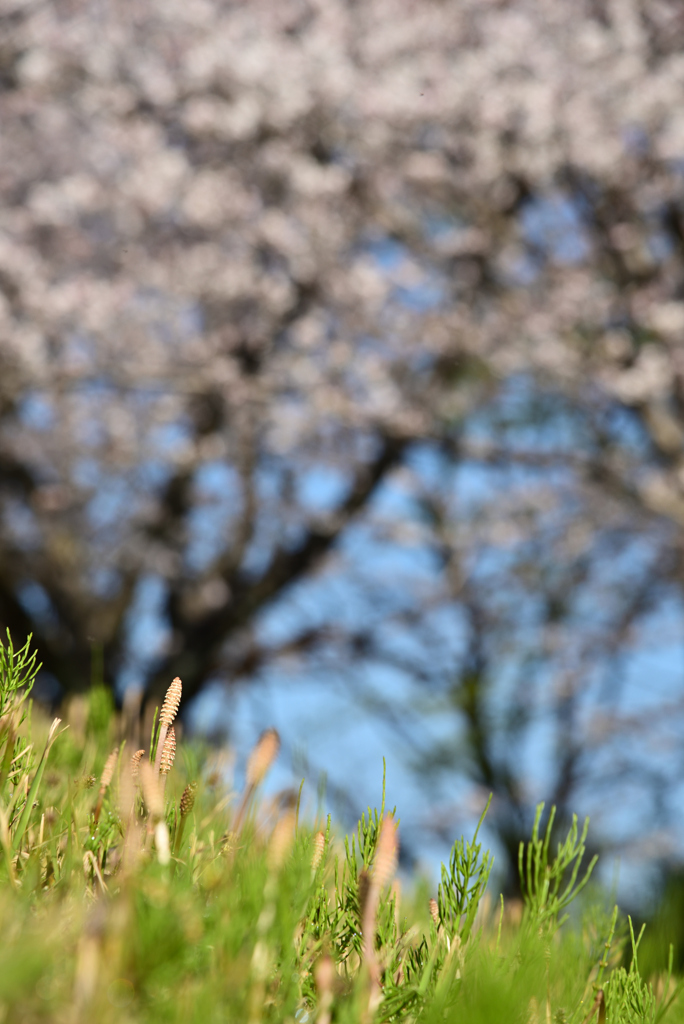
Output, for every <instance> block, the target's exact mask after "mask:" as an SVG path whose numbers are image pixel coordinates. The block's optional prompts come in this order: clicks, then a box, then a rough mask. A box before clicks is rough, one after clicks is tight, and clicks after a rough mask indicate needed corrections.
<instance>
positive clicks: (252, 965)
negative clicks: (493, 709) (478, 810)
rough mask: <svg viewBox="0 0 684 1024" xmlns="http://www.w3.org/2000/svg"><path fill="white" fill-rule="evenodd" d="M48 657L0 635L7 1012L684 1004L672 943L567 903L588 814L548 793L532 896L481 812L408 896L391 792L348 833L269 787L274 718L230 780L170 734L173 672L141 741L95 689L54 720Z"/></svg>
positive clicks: (412, 1010) (529, 869) (240, 1017)
mask: <svg viewBox="0 0 684 1024" xmlns="http://www.w3.org/2000/svg"><path fill="white" fill-rule="evenodd" d="M37 668H38V666H37V660H36V655H35V653H32V652H31V650H30V646H29V644H28V643H27V645H26V646H25V647H23V648H21V649H15V648H14V647H13V646H12V642H11V640H10V639H9V637H8V642H7V644H6V645H5V646H0V844H1V846H2V850H1V851H0V856H1V860H0V934H1V935H2V938H3V943H2V955H1V956H0V1021H7V1022H11V1024H14V1022H17V1024H24V1022H33V1021H36V1022H38V1021H55V1022H61V1021H64V1022H65V1024H66V1022H80V1021H83V1022H85V1021H89V1022H90V1021H97V1022H98V1024H100V1022H101V1024H108V1022H116V1024H138V1022H148V1021H149V1022H156V1021H159V1022H160V1024H161V1022H163V1024H172V1022H176V1021H177V1022H179V1024H180V1022H183V1024H188V1022H195V1021H197V1022H198V1024H199V1022H202V1024H213V1022H219V1021H220V1022H226V1021H230V1022H232V1021H241V1022H245V1024H261V1022H264V1024H266V1022H268V1021H286V1022H297V1024H315V1022H317V1024H330V1022H332V1021H338V1022H361V1024H366V1022H367V1024H370V1022H372V1021H378V1022H380V1021H401V1022H408V1021H414V1020H415V1021H425V1022H435V1024H436V1022H440V1024H441V1022H443V1021H445V1020H446V1021H464V1022H468V1024H478V1022H482V1024H491V1022H499V1021H500V1022H509V1021H510V1022H520V1024H551V1022H556V1024H561V1022H566V1024H589V1022H591V1021H594V1022H601V1021H605V1022H608V1024H632V1022H637V1021H639V1022H642V1021H647V1022H654V1024H655V1022H657V1021H661V1020H667V1021H672V1022H675V1021H679V1020H684V1011H683V1010H682V1007H681V1004H680V1001H679V1000H678V993H679V983H678V982H677V980H676V979H675V978H674V977H673V976H672V956H671V954H670V968H669V970H668V968H667V964H664V965H663V970H662V971H661V972H660V973H659V974H656V975H655V976H653V977H650V978H644V977H643V976H642V974H641V972H640V969H639V949H640V941H641V935H635V934H634V931H633V929H632V924H631V921H629V920H626V921H625V920H622V919H621V918H620V917H619V915H618V911H617V908H615V910H606V909H605V908H603V907H602V906H601V905H600V904H592V903H591V902H590V901H586V900H584V899H583V898H581V899H580V900H579V901H577V902H575V904H574V907H575V908H578V909H577V912H576V913H573V914H572V919H570V918H569V914H568V908H569V907H570V905H571V904H572V903H573V901H574V900H575V899H576V897H577V896H578V894H579V893H580V892H581V891H582V889H583V888H584V887H585V886H586V884H587V882H588V880H589V877H590V875H591V871H592V869H593V866H594V862H593V861H592V862H591V863H589V864H587V865H585V863H584V862H585V856H584V854H585V840H586V834H587V832H586V829H587V825H586V823H585V826H584V828H583V829H582V830H580V829H579V828H578V824H577V822H576V821H574V822H573V824H572V827H571V828H570V830H569V832H568V835H567V836H566V837H565V839H564V840H563V841H562V842H560V843H557V844H555V845H554V847H553V848H552V843H551V837H552V832H553V813H554V812H553V810H552V811H551V813H550V815H549V817H548V820H547V823H546V826H545V828H543V829H542V827H541V820H542V812H543V807H541V806H540V808H539V809H538V813H537V817H536V820H535V823H534V828H533V833H532V836H531V839H530V841H529V843H527V844H523V845H521V850H520V862H519V868H520V876H521V888H522V894H523V900H522V904H521V905H520V906H516V905H513V904H512V905H511V906H510V907H508V906H506V905H505V904H504V902H503V900H500V901H499V902H498V903H497V902H495V901H493V900H491V898H490V896H489V894H488V892H487V883H488V878H489V874H490V870H491V865H492V859H491V856H490V854H489V853H488V852H487V851H486V850H485V849H483V846H482V843H481V842H480V840H479V839H478V835H479V829H480V825H481V822H482V819H481V821H480V825H478V829H477V830H476V832H475V835H474V837H473V839H472V840H470V841H466V840H464V839H459V840H457V841H456V842H455V844H454V847H453V849H452V852H451V856H450V858H449V862H448V864H446V865H444V866H443V869H442V877H441V882H440V884H439V887H438V891H437V892H436V893H435V894H433V897H432V898H431V899H430V900H429V901H428V899H427V898H422V896H421V894H420V886H413V895H411V894H409V895H408V896H403V895H402V890H401V886H400V884H399V882H398V881H397V879H396V867H397V853H398V842H399V826H398V820H397V817H396V814H395V812H394V811H392V812H390V811H389V810H388V809H387V808H385V806H384V797H383V800H382V802H381V806H380V808H379V809H377V810H374V811H371V810H370V809H369V811H368V813H367V814H366V815H364V816H363V817H362V819H361V821H360V822H359V825H358V829H357V831H356V833H355V834H354V835H352V836H348V837H346V838H341V839H340V838H337V836H336V833H335V831H334V829H333V828H332V826H331V823H330V821H329V820H326V821H325V822H322V821H319V822H315V821H314V822H305V821H304V820H303V816H300V813H299V811H300V808H299V797H298V795H297V794H285V795H283V796H282V797H280V798H278V799H276V800H270V801H269V800H265V799H264V798H262V797H260V786H261V783H262V782H263V780H264V778H265V776H266V774H267V772H268V770H269V768H270V766H271V764H272V763H273V761H274V759H275V757H276V756H277V753H278V747H279V741H278V736H277V733H276V732H275V731H274V730H268V731H267V732H266V733H264V735H263V736H262V738H261V739H260V741H259V743H258V744H257V746H256V748H255V750H254V751H253V752H252V754H251V756H250V758H249V761H248V764H247V766H246V786H245V790H244V792H243V793H242V794H238V793H233V792H232V791H231V790H230V789H229V788H226V785H225V784H224V781H223V780H224V777H225V772H224V771H223V770H222V768H221V765H220V763H218V762H217V761H216V758H215V757H213V758H212V756H210V755H208V754H207V755H202V753H201V752H200V751H198V750H197V749H196V748H194V747H192V746H189V745H185V744H183V743H181V742H180V741H179V738H178V737H177V736H176V735H175V726H176V725H177V723H175V724H174V720H175V716H176V712H177V710H178V706H179V702H180V700H181V693H182V686H181V683H180V680H174V681H173V683H172V684H171V687H170V690H169V695H167V700H166V701H165V702H164V704H163V706H162V711H161V713H160V714H159V716H158V719H157V720H156V721H155V723H154V725H153V727H152V735H151V738H150V742H149V743H148V744H147V753H144V754H143V753H141V750H140V748H139V745H138V744H137V743H136V742H133V739H134V738H133V737H128V738H126V737H125V736H123V735H122V734H121V733H122V730H123V731H124V732H125V731H126V728H127V727H126V725H125V722H124V721H122V719H121V718H120V717H117V716H116V715H114V714H113V710H112V707H111V701H110V697H109V695H108V694H107V692H106V691H104V690H102V689H101V688H95V689H93V690H92V691H91V693H90V695H89V697H88V699H87V701H86V702H83V701H82V700H81V701H76V702H74V703H73V704H72V706H71V708H70V710H69V711H68V712H67V713H66V714H65V719H66V720H65V721H64V722H62V721H60V720H59V719H55V720H54V721H53V722H52V723H49V722H44V721H42V719H41V718H40V717H39V715H38V713H37V712H34V711H33V709H32V705H31V702H30V689H31V685H32V681H33V679H34V678H35V674H36V671H37ZM300 793H301V791H300ZM485 813H486V810H485ZM482 817H483V818H484V814H483V816H482ZM580 904H581V905H580Z"/></svg>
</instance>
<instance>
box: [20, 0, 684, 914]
mask: <svg viewBox="0 0 684 1024" xmlns="http://www.w3.org/2000/svg"><path fill="white" fill-rule="evenodd" d="M683 588H684V9H683V8H682V5H681V3H680V2H679V0H575V2H573V3H560V2H558V0H363V2H354V0H277V2H275V0H236V2H227V0H144V2H142V0H2V2H1V3H0V626H1V627H2V629H3V631H4V629H5V628H7V627H9V628H10V630H11V631H12V635H13V636H14V638H15V639H16V641H17V642H22V641H23V638H24V637H25V636H26V635H27V634H28V633H30V632H31V633H33V635H34V638H35V641H36V644H37V646H38V648H39V651H40V656H41V658H42V660H43V663H44V670H43V673H42V678H41V684H40V687H41V695H42V699H43V700H45V701H48V702H53V703H58V702H60V701H62V700H64V699H68V698H69V697H70V695H71V694H73V693H75V692H77V691H79V690H83V689H85V688H87V687H88V685H89V684H90V681H91V679H92V678H93V673H94V667H93V666H94V664H97V666H98V668H97V671H98V672H99V671H100V668H99V667H100V666H101V667H102V670H103V672H104V679H105V682H106V684H107V685H108V686H111V687H112V688H113V690H114V691H115V693H116V697H117V700H118V701H119V702H121V701H123V700H124V699H125V695H126V694H128V695H129V699H130V698H131V695H133V696H135V694H136V693H140V694H143V695H144V699H145V700H146V701H147V702H151V701H154V700H156V699H157V698H158V696H159V694H160V693H162V692H163V690H164V689H165V687H166V685H167V684H168V682H169V681H170V679H171V678H172V677H173V676H174V675H180V676H181V677H182V679H183V683H184V687H185V693H186V695H187V697H188V698H190V697H192V701H186V704H187V705H188V707H189V710H188V712H187V714H186V720H185V725H186V727H187V728H190V729H195V730H196V731H199V732H202V733H204V734H205V735H206V736H207V737H208V738H209V739H210V740H211V741H212V742H215V743H217V744H228V745H230V746H231V748H232V749H234V750H237V751H238V752H240V751H244V749H246V748H248V747H249V746H250V745H251V743H252V742H253V741H254V739H255V738H256V736H257V735H258V733H259V732H260V731H261V729H262V728H264V727H265V726H267V725H275V726H277V727H278V729H279V730H280V731H281V733H282V736H283V741H284V756H283V758H282V761H281V768H280V776H279V778H278V784H283V785H286V784H290V783H291V782H292V781H295V782H298V780H299V778H300V777H301V775H303V774H305V775H306V776H307V779H308V780H309V783H308V784H309V785H310V787H311V791H312V793H313V797H312V799H313V800H314V801H315V799H316V788H317V786H319V783H320V786H321V789H322V787H323V783H325V787H326V794H327V795H326V796H325V799H326V800H327V801H328V804H329V805H330V806H331V807H332V808H333V809H334V810H335V812H336V813H337V814H338V815H339V816H342V818H343V819H344V818H345V816H348V817H351V816H353V815H354V814H358V812H359V811H360V810H362V809H363V808H364V807H365V805H366V803H368V802H373V803H375V802H376V801H377V799H378V797H379V791H380V785H381V778H382V757H383V755H384V756H386V758H387V766H388V767H387V770H388V797H389V799H390V802H391V803H394V802H396V803H397V805H398V808H399V813H400V815H401V818H402V843H403V856H404V859H405V863H406V864H407V865H410V864H415V863H418V864H423V865H427V866H428V868H430V867H431V866H433V865H434V864H436V863H437V862H438V860H439V858H440V857H442V856H444V853H445V850H446V849H448V847H449V845H450V844H451V842H452V841H453V839H454V837H455V836H456V835H458V834H460V831H461V830H462V829H463V828H467V827H469V825H470V823H471V822H472V820H473V818H477V816H478V815H479V812H480V810H481V808H482V806H483V804H484V801H485V799H486V795H487V794H488V793H489V792H490V791H491V792H493V794H494V801H493V805H492V811H491V814H490V817H489V819H488V821H489V830H490V831H489V838H490V840H491V841H493V842H495V844H496V850H497V857H498V863H499V867H500V870H501V872H502V874H501V877H502V878H504V879H505V869H506V865H507V864H508V863H509V862H510V860H511V858H512V857H513V856H514V852H515V850H516V848H517V842H518V840H519V838H520V836H521V835H523V834H526V833H527V832H528V829H529V825H530V822H531V819H532V816H533V808H534V805H535V803H536V802H537V801H538V800H540V799H546V800H547V801H552V802H554V803H556V804H557V805H558V807H559V809H560V812H561V817H563V818H564V819H566V820H567V818H568V817H569V815H571V814H572V812H577V813H578V814H580V815H584V814H590V815H591V818H592V833H591V835H592V836H593V844H594V845H595V847H596V848H598V849H600V850H601V851H602V852H603V855H604V856H603V864H604V878H606V879H608V880H609V881H610V879H611V878H612V875H611V874H610V872H611V871H612V870H613V867H612V865H614V864H615V863H616V858H617V859H619V863H620V884H621V885H622V886H624V887H627V889H628V890H629V887H630V885H631V887H632V889H631V890H629V891H631V892H632V893H633V894H634V893H636V894H638V893H639V892H641V893H643V892H644V886H646V887H647V885H648V883H649V880H654V879H655V878H656V877H658V873H659V872H662V871H663V870H665V871H666V872H667V871H669V872H670V873H672V872H676V871H677V870H678V866H679V865H680V864H681V862H682V858H683V857H684V813H683V812H684V743H683V742H682V740H683V738H684V729H683V727H684V657H683V655H684V642H683V641H684V637H683V633H682V629H683V625H684V607H683V597H684V593H683ZM322 773H325V776H322ZM606 872H607V874H606ZM635 898H636V897H635Z"/></svg>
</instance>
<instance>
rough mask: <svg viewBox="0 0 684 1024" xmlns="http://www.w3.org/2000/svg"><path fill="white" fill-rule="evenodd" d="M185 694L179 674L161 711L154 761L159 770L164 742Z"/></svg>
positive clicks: (167, 692) (165, 698) (167, 694)
mask: <svg viewBox="0 0 684 1024" xmlns="http://www.w3.org/2000/svg"><path fill="white" fill-rule="evenodd" d="M182 696H183V684H182V683H181V681H180V679H179V677H178V676H176V678H175V679H174V680H173V682H172V683H171V685H170V686H169V688H168V690H167V691H166V696H165V697H164V703H163V704H162V706H161V711H160V712H159V736H158V737H157V756H156V758H155V761H154V767H155V768H156V769H157V771H159V768H160V765H161V759H162V755H163V753H164V743H165V742H166V736H167V733H168V731H169V729H170V728H171V726H172V724H173V720H174V719H175V717H176V715H177V714H178V708H179V705H180V702H181V697H182Z"/></svg>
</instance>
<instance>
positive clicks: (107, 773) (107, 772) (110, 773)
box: [94, 748, 119, 825]
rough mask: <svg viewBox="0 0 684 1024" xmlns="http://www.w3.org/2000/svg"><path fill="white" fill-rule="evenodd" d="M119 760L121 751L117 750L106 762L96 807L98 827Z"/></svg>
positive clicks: (95, 815) (95, 818) (95, 817)
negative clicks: (106, 794)
mask: <svg viewBox="0 0 684 1024" xmlns="http://www.w3.org/2000/svg"><path fill="white" fill-rule="evenodd" d="M118 758H119V750H118V748H117V749H116V750H113V751H112V752H111V754H110V755H109V757H108V758H107V760H106V761H105V766H104V769H103V771H102V778H101V779H100V792H99V793H98V796H97V804H96V806H95V814H94V820H95V824H96V825H97V823H98V821H99V820H100V814H101V813H102V803H103V801H104V797H105V793H106V791H107V787H108V786H109V784H110V782H111V781H112V779H113V777H114V769H115V768H116V762H117V760H118Z"/></svg>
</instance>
